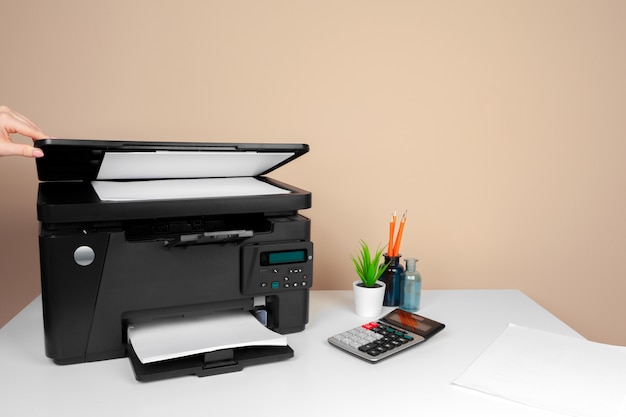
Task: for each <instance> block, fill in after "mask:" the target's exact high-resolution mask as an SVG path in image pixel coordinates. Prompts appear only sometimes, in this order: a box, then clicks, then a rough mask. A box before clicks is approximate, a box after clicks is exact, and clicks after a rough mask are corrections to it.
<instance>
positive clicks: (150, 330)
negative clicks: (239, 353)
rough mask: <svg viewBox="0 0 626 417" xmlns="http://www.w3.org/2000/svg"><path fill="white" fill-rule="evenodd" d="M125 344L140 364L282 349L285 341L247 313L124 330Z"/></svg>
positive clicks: (169, 321) (190, 318)
mask: <svg viewBox="0 0 626 417" xmlns="http://www.w3.org/2000/svg"><path fill="white" fill-rule="evenodd" d="M128 340H129V343H130V344H131V345H132V346H133V349H134V350H135V353H136V354H137V357H138V358H139V360H140V361H141V362H142V363H151V362H158V361H163V360H167V359H176V358H182V357H185V356H190V355H196V354H200V353H208V352H214V351H216V350H220V349H228V348H235V347H242V346H286V345H287V338H286V337H285V336H283V335H280V334H278V333H276V332H273V331H272V330H270V329H268V328H267V327H265V326H263V325H262V324H261V323H259V321H258V320H257V319H256V318H255V317H254V316H253V315H252V314H250V313H249V312H247V311H228V312H222V313H215V314H211V315H209V316H204V317H182V318H176V319H169V320H163V321H159V322H150V323H142V324H140V325H133V326H129V327H128Z"/></svg>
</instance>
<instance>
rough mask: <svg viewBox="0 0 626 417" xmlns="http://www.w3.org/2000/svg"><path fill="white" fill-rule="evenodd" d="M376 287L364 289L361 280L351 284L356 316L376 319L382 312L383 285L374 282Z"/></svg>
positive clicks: (380, 282) (379, 282)
mask: <svg viewBox="0 0 626 417" xmlns="http://www.w3.org/2000/svg"><path fill="white" fill-rule="evenodd" d="M376 283H377V284H378V286H377V287H371V288H368V287H364V286H361V285H359V284H361V280H357V281H354V282H353V283H352V290H353V293H354V309H355V310H356V314H358V315H359V316H363V317H377V316H380V315H381V313H382V311H383V299H384V298H385V283H384V282H382V281H376Z"/></svg>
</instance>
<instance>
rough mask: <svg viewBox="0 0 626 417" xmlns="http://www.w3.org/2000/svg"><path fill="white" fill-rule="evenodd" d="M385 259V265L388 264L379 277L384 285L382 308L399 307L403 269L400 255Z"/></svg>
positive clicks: (385, 255)
mask: <svg viewBox="0 0 626 417" xmlns="http://www.w3.org/2000/svg"><path fill="white" fill-rule="evenodd" d="M383 256H384V258H385V264H387V263H389V265H388V266H387V269H385V272H383V275H382V276H381V277H380V281H382V282H384V283H385V298H384V299H383V305H384V306H391V307H395V306H399V305H400V293H401V289H402V285H403V281H404V267H403V266H402V264H400V255H398V256H387V254H384V255H383Z"/></svg>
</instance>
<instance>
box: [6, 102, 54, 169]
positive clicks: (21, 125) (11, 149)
mask: <svg viewBox="0 0 626 417" xmlns="http://www.w3.org/2000/svg"><path fill="white" fill-rule="evenodd" d="M14 133H19V134H20V135H24V136H28V137H29V138H31V139H32V140H36V139H44V138H48V137H50V136H48V135H46V134H45V133H43V131H42V130H41V129H40V128H39V126H37V125H36V124H35V123H33V122H31V121H30V120H29V119H28V118H27V117H25V116H23V115H21V114H19V113H18V112H16V111H13V110H11V109H10V108H8V107H7V106H2V105H0V156H13V155H18V156H19V155H21V156H26V157H30V158H40V157H42V156H43V151H42V150H41V149H38V148H35V147H34V146H32V145H27V144H21V143H14V142H13V141H12V140H11V135H12V134H14Z"/></svg>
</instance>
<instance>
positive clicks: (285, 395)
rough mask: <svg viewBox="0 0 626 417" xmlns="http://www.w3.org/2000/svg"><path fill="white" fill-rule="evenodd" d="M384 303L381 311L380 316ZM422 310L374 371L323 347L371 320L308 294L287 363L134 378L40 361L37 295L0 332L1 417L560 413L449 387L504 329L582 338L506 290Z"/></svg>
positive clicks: (329, 296) (446, 298) (103, 366)
mask: <svg viewBox="0 0 626 417" xmlns="http://www.w3.org/2000/svg"><path fill="white" fill-rule="evenodd" d="M389 310H390V308H385V311H384V313H385V312H387V311H389ZM419 314H421V315H424V316H427V317H430V318H432V319H434V320H437V321H440V322H443V323H445V324H446V328H445V329H444V331H443V332H441V333H439V334H437V335H436V336H434V337H433V338H432V339H431V340H429V341H427V342H425V343H423V344H421V345H418V346H416V347H414V348H412V349H409V350H408V351H406V352H403V353H401V354H399V355H398V356H396V357H392V358H389V359H386V360H384V361H382V362H380V363H378V364H375V365H371V364H369V363H366V362H365V361H362V360H360V359H358V358H355V357H353V356H351V355H348V354H346V353H344V352H342V351H340V350H339V349H337V348H335V347H333V346H331V345H330V344H328V342H327V341H326V339H327V338H328V336H331V335H333V334H335V333H339V332H341V331H344V330H347V329H349V328H351V327H355V326H357V325H360V324H362V323H364V322H366V321H368V320H366V319H364V318H362V317H359V316H357V315H356V314H355V313H354V308H353V305H352V293H351V292H350V291H312V292H311V306H310V320H309V324H308V325H307V328H306V330H305V331H303V332H301V333H297V334H291V335H288V341H289V344H290V346H291V347H292V348H293V349H294V351H295V357H294V358H292V359H288V360H286V361H282V362H278V363H272V364H264V365H255V366H249V367H246V368H244V370H243V371H241V372H235V373H230V374H224V375H217V376H210V377H204V378H198V377H195V376H189V377H182V378H176V379H170V380H164V381H157V382H150V383H140V382H137V381H136V380H135V377H134V374H133V371H132V369H131V366H130V362H129V361H128V359H125V358H124V359H115V360H108V361H102V362H92V363H83V364H77V365H66V366H59V365H55V364H53V363H52V361H51V360H49V359H48V358H46V357H45V354H44V344H43V325H42V317H41V300H40V298H37V299H36V300H35V301H33V302H32V303H31V304H30V305H29V306H28V307H26V308H25V309H24V310H23V311H22V312H21V313H20V314H18V315H17V316H16V317H15V318H14V319H13V320H11V321H10V322H9V323H7V324H6V325H5V326H4V327H3V328H2V329H0V378H1V381H2V384H1V385H0V386H1V388H0V390H1V391H0V416H11V417H18V416H38V417H41V416H59V417H60V416H63V417H69V416H81V417H84V416H107V417H110V416H116V415H121V416H168V417H169V416H172V415H176V416H193V415H203V416H209V415H218V416H229V415H233V416H246V415H247V416H255V417H256V416H274V417H275V416H286V415H295V416H321V415H328V416H339V415H346V416H381V415H405V414H406V415H412V416H446V417H449V416H461V415H462V416H468V415H470V416H481V417H484V416H499V417H500V416H553V417H555V416H562V415H561V414H555V413H550V412H547V411H542V410H539V409H535V408H531V407H528V406H525V405H521V404H516V403H513V402H509V401H506V400H503V399H499V398H495V397H492V396H489V395H486V394H481V393H478V392H474V391H472V390H468V389H465V388H461V387H458V386H455V385H451V382H452V381H454V380H455V379H456V377H457V376H459V375H460V374H461V373H463V371H464V370H465V369H466V368H467V367H468V366H469V365H470V364H471V363H472V362H473V361H474V360H475V359H476V358H477V357H478V356H479V355H480V354H481V353H482V351H483V350H484V349H485V348H486V347H487V346H488V345H489V344H490V343H491V342H492V341H493V340H495V339H496V337H497V336H499V335H500V334H501V333H502V332H503V331H504V330H505V328H506V326H507V324H508V323H515V324H519V325H522V326H527V327H533V328H537V329H544V330H548V331H553V332H556V333H561V334H566V335H574V336H578V337H581V336H580V335H578V334H577V333H576V332H575V331H574V330H572V329H571V328H569V327H568V326H567V325H565V324H564V323H563V322H561V321H560V320H558V319H557V318H556V317H554V316H553V315H552V314H550V313H549V312H547V311H546V310H544V309H543V308H542V307H541V306H539V305H538V304H536V303H535V302H533V301H532V300H531V299H530V298H528V297H527V296H525V295H524V294H522V293H521V292H519V291H515V290H430V291H424V292H423V295H422V308H421V309H420V311H419Z"/></svg>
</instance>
